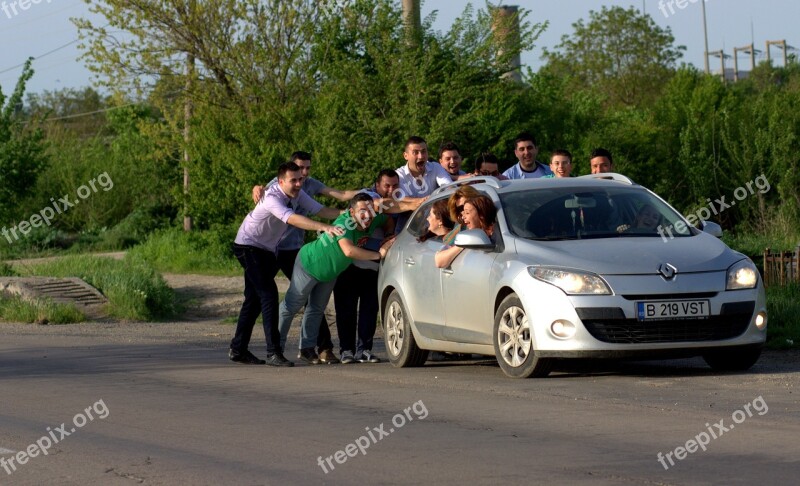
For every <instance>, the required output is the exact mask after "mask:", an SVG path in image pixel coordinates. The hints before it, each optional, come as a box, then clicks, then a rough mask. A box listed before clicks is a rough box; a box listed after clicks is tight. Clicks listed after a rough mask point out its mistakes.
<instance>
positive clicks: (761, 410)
mask: <svg viewBox="0 0 800 486" xmlns="http://www.w3.org/2000/svg"><path fill="white" fill-rule="evenodd" d="M232 330H233V328H232V326H230V325H228V326H225V325H219V324H213V323H203V322H198V323H177V324H170V323H163V324H125V323H122V324H81V325H74V326H63V327H56V326H39V327H34V326H28V325H12V324H3V325H1V326H0V341H1V342H0V397H1V398H0V404H1V407H2V408H1V409H0V457H1V458H2V459H3V460H4V462H2V463H0V484H36V485H39V484H59V485H60V484H75V485H78V484H81V485H83V484H103V485H106V484H110V485H113V484H137V483H139V484H146V485H156V484H253V485H255V484H319V483H330V484H353V483H357V484H419V483H428V484H498V483H503V484H571V485H573V484H625V485H630V484H797V481H798V480H797V475H798V473H799V472H800V462H798V450H800V447H798V440H800V404H799V403H798V398H800V397H798V394H800V391H798V388H797V384H798V371H800V361H798V356H799V355H798V353H796V352H794V353H788V352H768V353H766V354H765V355H764V356H763V357H762V359H761V361H760V362H759V363H758V364H757V365H756V366H755V367H754V368H753V369H752V370H751V372H749V373H745V374H730V375H721V374H714V373H711V372H710V370H709V369H708V368H706V367H705V366H704V364H703V363H702V361H700V360H681V361H659V362H651V363H642V362H638V363H605V362H581V363H574V364H570V365H568V366H564V367H561V368H558V369H557V370H556V372H554V373H553V374H552V375H551V376H550V377H549V378H546V379H532V380H511V379H508V378H505V377H504V376H503V374H502V373H501V371H500V369H499V368H498V367H497V365H496V364H494V363H493V362H492V360H482V361H481V360H474V361H471V362H463V363H455V364H453V363H446V364H444V363H436V364H430V363H429V365H428V366H426V367H424V368H417V369H402V370H401V369H395V368H393V367H392V366H391V365H389V364H387V363H381V364H376V365H369V364H354V365H331V366H297V367H295V368H292V369H273V368H268V367H265V366H245V365H236V364H233V363H230V362H229V361H228V360H227V358H226V355H225V350H226V345H227V342H228V339H229V338H230V334H231V333H232ZM254 339H255V340H256V342H258V343H260V342H261V339H263V338H262V334H261V333H260V332H259V333H256V336H255V337H254ZM252 349H253V350H254V351H256V354H259V355H261V356H263V354H264V353H263V351H262V350H261V347H260V346H259V347H255V346H254V347H253V348H252ZM378 351H379V355H381V356H385V354H384V353H383V352H382V349H379V350H378ZM288 354H289V353H287V355H288ZM795 391H798V393H795ZM748 411H749V413H748ZM62 424H63V426H62ZM48 428H49V429H48ZM73 429H74V431H73ZM65 433H66V434H68V435H64V434H65ZM712 435H713V436H714V437H716V438H714V437H712ZM45 439H47V440H45ZM690 440H693V441H694V442H695V443H694V445H692V443H690V444H687V441H690ZM37 441H38V442H39V445H37ZM47 442H51V443H52V444H51V445H48V444H47ZM699 442H704V444H703V445H702V447H700V446H699V445H698V443H699ZM348 444H353V445H352V446H348ZM678 447H684V448H686V447H689V449H690V450H691V449H693V448H694V449H696V450H694V451H693V452H688V451H681V450H678V451H676V448H678ZM45 449H46V450H47V455H44V454H43V450H45ZM703 449H705V450H703ZM12 451H13V452H12ZM20 451H27V452H25V453H24V455H22V456H20ZM338 451H341V452H338ZM28 453H30V455H28ZM659 453H662V462H663V465H662V462H660V461H659V459H658V454H659ZM348 454H349V455H348ZM667 454H671V455H670V456H669V457H667ZM20 457H21V459H22V460H20ZM12 460H13V462H12V463H10V462H9V461H12ZM670 461H672V463H673V464H674V465H671V464H670ZM22 462H24V464H22ZM665 465H666V466H667V467H668V468H665ZM5 468H8V470H5ZM14 468H15V469H14ZM9 471H10V472H11V474H8V472H9Z"/></svg>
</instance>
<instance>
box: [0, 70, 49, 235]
mask: <svg viewBox="0 0 800 486" xmlns="http://www.w3.org/2000/svg"><path fill="white" fill-rule="evenodd" d="M32 61H33V59H28V61H27V62H25V66H24V67H23V68H22V74H21V75H20V77H19V80H18V81H17V85H16V88H15V89H14V92H13V93H12V94H11V96H10V97H9V98H7V99H6V97H5V95H4V94H3V91H2V89H0V221H2V222H3V224H5V223H6V222H8V223H12V222H11V221H9V219H11V218H15V217H17V216H18V215H17V214H15V213H16V212H17V211H16V209H17V207H18V205H19V202H20V199H21V198H22V196H23V195H24V194H25V193H26V192H28V191H29V190H30V188H31V187H33V185H34V184H35V183H36V179H37V176H38V174H39V171H40V170H41V169H42V168H43V167H44V166H45V165H46V162H47V160H46V157H45V156H44V144H43V141H42V131H41V129H40V128H39V127H38V124H37V123H35V121H33V120H31V121H30V122H29V123H27V124H26V123H25V120H24V118H23V117H22V97H23V95H24V93H25V84H26V83H27V81H28V80H29V79H30V78H31V76H33V69H32V68H31V62H32ZM12 224H13V223H12Z"/></svg>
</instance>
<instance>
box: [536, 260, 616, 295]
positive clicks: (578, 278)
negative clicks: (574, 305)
mask: <svg viewBox="0 0 800 486" xmlns="http://www.w3.org/2000/svg"><path fill="white" fill-rule="evenodd" d="M528 273H529V274H531V277H533V278H535V279H537V280H541V281H542V282H547V283H549V284H550V285H555V286H556V287H558V288H560V289H561V290H563V291H564V293H565V294H567V295H611V289H610V288H609V287H608V285H607V284H606V283H605V281H603V279H602V278H600V277H599V276H598V275H594V274H591V273H583V272H576V271H574V270H561V269H558V268H543V267H528Z"/></svg>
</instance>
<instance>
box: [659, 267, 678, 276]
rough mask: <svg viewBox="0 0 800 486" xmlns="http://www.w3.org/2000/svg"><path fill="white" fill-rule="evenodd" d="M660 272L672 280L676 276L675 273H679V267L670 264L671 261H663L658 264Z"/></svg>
mask: <svg viewBox="0 0 800 486" xmlns="http://www.w3.org/2000/svg"><path fill="white" fill-rule="evenodd" d="M658 273H660V274H661V276H662V277H664V278H665V279H666V280H672V279H673V278H675V275H676V274H677V273H678V269H677V268H675V267H673V266H672V265H670V264H669V263H662V264H661V265H659V266H658Z"/></svg>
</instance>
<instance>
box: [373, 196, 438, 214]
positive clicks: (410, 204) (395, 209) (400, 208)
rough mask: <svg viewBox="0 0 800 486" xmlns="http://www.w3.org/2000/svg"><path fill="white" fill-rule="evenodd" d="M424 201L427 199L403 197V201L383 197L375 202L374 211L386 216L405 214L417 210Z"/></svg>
mask: <svg viewBox="0 0 800 486" xmlns="http://www.w3.org/2000/svg"><path fill="white" fill-rule="evenodd" d="M426 199H427V197H404V198H403V199H394V198H392V197H383V198H380V199H376V200H375V211H377V212H378V213H386V214H395V213H405V212H406V211H413V210H415V209H417V208H418V207H419V205H420V204H422V203H423V202H425V200H426Z"/></svg>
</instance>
